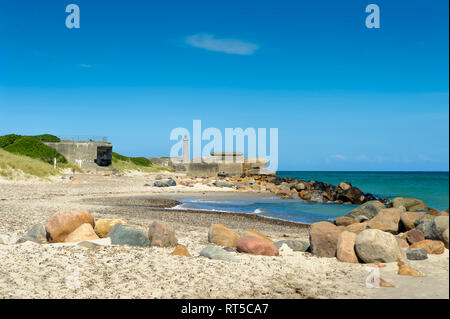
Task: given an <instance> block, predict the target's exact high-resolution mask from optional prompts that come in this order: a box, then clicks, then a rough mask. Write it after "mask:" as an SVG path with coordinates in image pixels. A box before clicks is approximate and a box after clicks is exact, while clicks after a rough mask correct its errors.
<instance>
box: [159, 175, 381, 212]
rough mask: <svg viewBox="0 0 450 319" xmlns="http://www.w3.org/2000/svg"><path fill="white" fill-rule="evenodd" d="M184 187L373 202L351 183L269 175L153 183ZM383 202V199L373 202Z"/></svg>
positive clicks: (171, 179) (293, 197)
mask: <svg viewBox="0 0 450 319" xmlns="http://www.w3.org/2000/svg"><path fill="white" fill-rule="evenodd" d="M176 185H184V186H188V187H194V186H195V185H207V186H210V187H221V188H230V189H235V190H238V191H246V192H272V193H273V194H275V195H276V196H278V197H280V198H285V199H302V200H305V201H309V202H318V203H324V202H334V203H339V204H344V203H345V204H357V205H360V204H363V203H365V202H368V201H371V200H375V199H377V198H375V196H374V195H372V194H369V193H364V192H363V191H362V190H360V189H359V188H357V187H354V186H352V184H351V183H340V184H339V185H338V186H334V185H331V184H328V183H322V182H318V181H304V180H297V179H294V178H290V177H284V178H282V177H278V176H271V175H254V176H233V177H222V178H213V177H183V178H181V177H170V178H162V177H158V179H157V180H156V181H155V182H154V183H153V186H154V187H170V186H176ZM377 200H379V201H380V202H387V200H386V199H383V198H379V199H377Z"/></svg>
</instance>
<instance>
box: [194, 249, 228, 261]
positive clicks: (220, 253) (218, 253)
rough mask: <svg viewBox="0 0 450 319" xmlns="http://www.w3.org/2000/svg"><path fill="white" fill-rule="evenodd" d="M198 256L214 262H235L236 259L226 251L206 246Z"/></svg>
mask: <svg viewBox="0 0 450 319" xmlns="http://www.w3.org/2000/svg"><path fill="white" fill-rule="evenodd" d="M200 256H203V257H206V258H209V259H216V260H224V261H237V258H236V257H234V256H233V255H232V254H230V253H229V252H228V251H226V250H224V249H222V248H220V247H217V246H208V247H205V248H203V249H202V251H201V252H200Z"/></svg>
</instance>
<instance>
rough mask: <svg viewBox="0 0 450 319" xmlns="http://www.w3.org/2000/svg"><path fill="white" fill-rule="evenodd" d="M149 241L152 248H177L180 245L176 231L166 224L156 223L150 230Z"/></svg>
mask: <svg viewBox="0 0 450 319" xmlns="http://www.w3.org/2000/svg"><path fill="white" fill-rule="evenodd" d="M148 239H149V240H150V244H151V245H152V246H158V247H175V246H176V245H177V244H178V240H177V237H176V236H175V230H174V229H173V228H172V226H170V225H169V224H168V223H166V222H160V221H154V222H153V223H152V224H151V225H150V227H149V228H148Z"/></svg>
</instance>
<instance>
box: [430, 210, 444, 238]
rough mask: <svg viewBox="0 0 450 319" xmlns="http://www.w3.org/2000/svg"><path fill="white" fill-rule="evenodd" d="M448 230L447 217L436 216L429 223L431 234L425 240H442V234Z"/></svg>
mask: <svg viewBox="0 0 450 319" xmlns="http://www.w3.org/2000/svg"><path fill="white" fill-rule="evenodd" d="M446 229H448V216H437V217H435V218H434V219H433V220H432V221H431V234H430V237H429V238H427V239H436V240H443V236H442V235H443V233H444V231H445V230H446Z"/></svg>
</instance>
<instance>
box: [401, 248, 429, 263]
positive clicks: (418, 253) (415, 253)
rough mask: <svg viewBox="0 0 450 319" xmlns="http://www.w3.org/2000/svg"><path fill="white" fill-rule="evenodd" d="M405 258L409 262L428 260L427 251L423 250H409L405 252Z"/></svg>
mask: <svg viewBox="0 0 450 319" xmlns="http://www.w3.org/2000/svg"><path fill="white" fill-rule="evenodd" d="M406 258H408V259H409V260H425V259H427V258H428V251H427V250H426V249H425V248H411V249H408V250H407V251H406Z"/></svg>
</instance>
